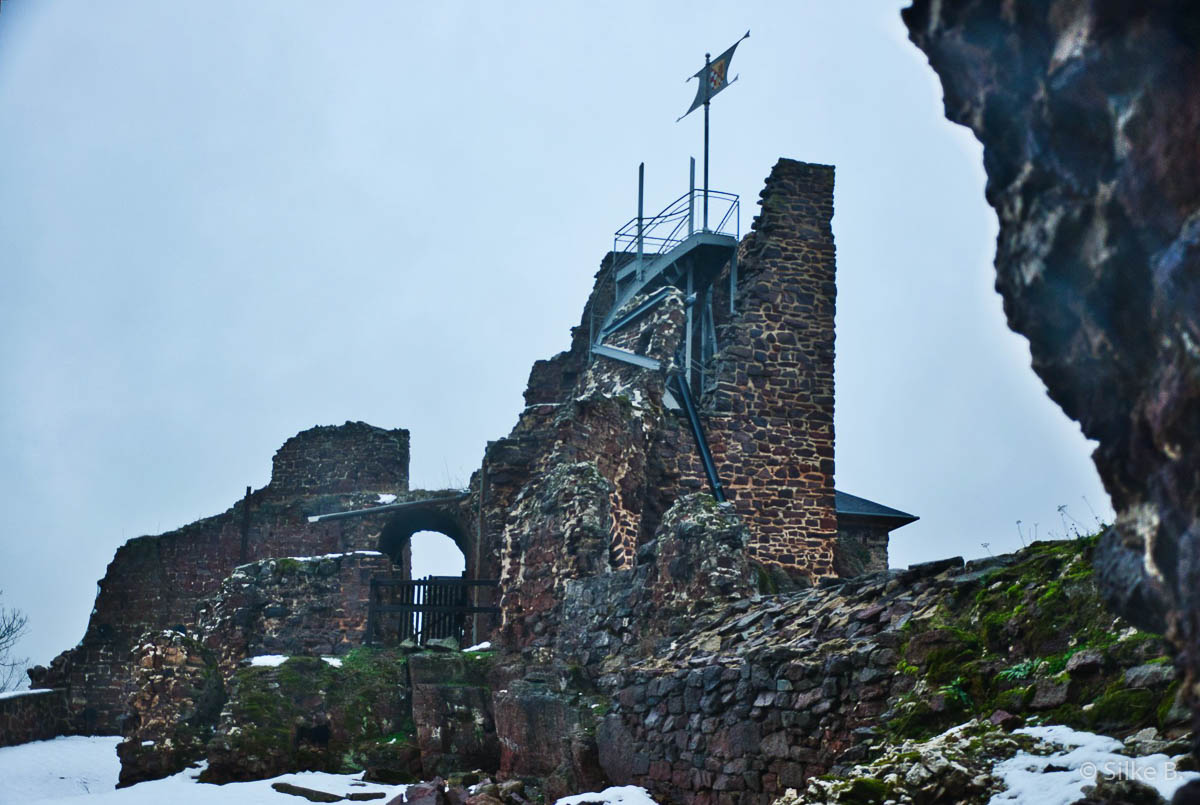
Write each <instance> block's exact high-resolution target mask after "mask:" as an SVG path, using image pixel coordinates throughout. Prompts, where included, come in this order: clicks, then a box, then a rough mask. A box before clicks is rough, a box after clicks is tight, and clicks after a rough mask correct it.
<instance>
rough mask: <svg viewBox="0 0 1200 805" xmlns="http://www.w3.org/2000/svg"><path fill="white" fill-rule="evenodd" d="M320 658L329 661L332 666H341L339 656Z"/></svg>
mask: <svg viewBox="0 0 1200 805" xmlns="http://www.w3.org/2000/svg"><path fill="white" fill-rule="evenodd" d="M321 659H322V660H324V661H325V662H327V663H329V664H330V665H332V666H333V667H334V668H341V667H342V658H341V657H322V658H321Z"/></svg>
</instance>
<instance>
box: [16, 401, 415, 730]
mask: <svg viewBox="0 0 1200 805" xmlns="http://www.w3.org/2000/svg"><path fill="white" fill-rule="evenodd" d="M407 439H408V434H407V431H403V430H399V431H387V430H383V429H380V428H373V427H371V426H369V425H365V424H363V423H347V424H346V425H344V426H340V427H328V428H313V429H310V430H308V431H305V432H303V433H301V434H299V435H297V436H295V437H293V438H292V439H289V440H288V442H287V443H285V445H284V446H283V448H281V449H280V451H279V453H277V454H276V457H275V469H274V474H273V477H272V481H271V483H270V484H268V485H267V486H266V487H263V488H262V489H259V490H258V491H256V492H254V493H252V494H251V495H250V496H249V498H247V499H243V500H241V501H239V502H238V503H236V504H235V505H234V506H233V507H231V508H230V509H229V510H227V511H225V512H224V513H222V514H219V515H217V516H215V517H208V518H205V519H203V520H199V521H197V522H195V523H192V524H190V525H187V526H184V527H183V528H180V529H177V530H175V531H171V532H168V533H166V534H161V535H158V536H147V537H137V538H135V539H132V540H130V541H128V542H127V543H125V544H124V545H122V546H121V547H120V548H119V549H117V553H116V556H115V557H114V558H113V561H112V562H111V563H109V566H108V568H107V570H106V572H105V575H104V578H103V579H101V580H100V582H99V593H98V594H97V596H96V605H95V609H94V611H93V612H92V616H91V618H90V620H89V622H88V628H87V631H86V632H85V634H84V637H83V640H82V641H81V642H80V644H79V645H78V646H76V647H75V648H73V649H70V650H68V651H66V652H63V653H62V654H60V655H59V656H58V657H56V658H55V659H54V660H53V661H52V662H51V664H50V667H49V668H44V667H38V668H34V669H31V671H30V677H31V678H32V679H33V680H34V682H35V684H37V685H38V686H39V687H61V688H66V689H67V690H68V691H69V701H70V705H71V717H72V724H73V727H72V728H73V729H74V730H75V731H78V732H82V733H85V734H86V733H96V734H115V733H117V732H119V731H120V730H119V720H120V718H121V716H122V714H123V713H124V711H125V704H126V700H127V699H128V696H129V694H130V692H131V690H132V689H131V684H132V682H131V673H130V671H131V666H130V663H131V654H130V652H131V651H132V650H133V648H134V647H135V645H136V644H137V641H138V640H139V639H140V638H141V636H142V635H143V634H145V633H146V632H148V631H158V630H161V629H171V628H177V627H183V628H185V629H186V628H191V627H192V626H193V625H194V623H195V607H196V604H197V602H198V601H199V600H200V599H201V598H203V597H204V596H207V595H210V594H212V593H214V592H216V590H217V589H218V587H219V586H220V584H221V581H222V580H223V579H225V578H226V577H227V576H229V575H230V573H232V572H233V570H234V568H235V567H237V566H238V565H240V564H243V563H245V562H251V561H255V560H258V559H264V558H270V557H280V556H314V555H316V556H319V555H323V554H329V553H339V552H345V551H355V550H373V549H375V548H377V547H378V542H379V531H380V528H381V526H382V522H381V518H359V519H346V520H334V521H330V522H324V523H309V522H308V516H309V515H312V514H318V513H326V512H331V511H340V510H346V509H357V508H364V507H366V506H369V505H372V504H375V503H377V502H378V494H379V493H392V494H404V493H406V492H407V489H408V468H407V459H408V446H407V444H408V442H407ZM339 450H344V451H345V454H344V456H342V457H339V455H338V454H337V451H339ZM354 461H361V462H362V464H363V468H364V469H363V470H362V471H361V472H358V471H352V470H350V469H348V467H349V466H350V464H351V463H352V462H354ZM325 470H327V471H329V472H330V473H331V476H330V478H329V488H328V489H326V488H322V487H321V486H320V484H319V481H320V476H319V472H321V471H325ZM393 472H394V473H395V476H394V477H390V480H389V473H393ZM355 479H356V480H357V482H361V483H363V484H366V485H367V486H366V487H365V490H350V489H349V488H348V485H349V484H351V483H352V481H354V480H355ZM277 482H278V483H277ZM243 530H244V533H245V546H246V550H245V553H244V554H243V551H242V545H243Z"/></svg>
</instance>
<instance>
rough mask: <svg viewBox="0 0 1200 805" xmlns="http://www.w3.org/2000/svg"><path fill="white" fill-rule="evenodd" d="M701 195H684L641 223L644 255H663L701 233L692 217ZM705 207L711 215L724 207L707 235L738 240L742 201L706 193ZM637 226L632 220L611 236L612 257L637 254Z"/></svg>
mask: <svg viewBox="0 0 1200 805" xmlns="http://www.w3.org/2000/svg"><path fill="white" fill-rule="evenodd" d="M702 192H703V191H695V190H693V191H689V192H687V193H684V194H683V195H682V196H680V197H679V198H677V199H675V200H674V201H672V202H671V203H670V204H668V205H667V206H666V207H664V208H663V210H662V212H660V213H658V214H657V215H654V216H651V217H649V218H642V219H641V220H640V222H641V245H642V253H643V254H649V255H654V254H662V253H663V252H666V251H669V250H670V249H671V248H672V247H674V246H676V245H678V244H680V243H682V242H683V241H684V240H686V238H687V235H688V234H690V233H691V232H692V231H697V232H698V231H701V230H700V229H698V228H696V227H695V225H694V220H693V217H692V216H693V215H694V200H695V197H696V196H697V195H700V194H701V193H702ZM708 203H709V209H710V211H712V212H720V207H721V205H722V204H724V206H725V210H724V213H723V214H722V215H721V216H720V219H719V223H718V224H717V225H716V226H715V227H713V228H711V229H709V230H707V231H708V232H710V233H713V234H721V235H732V236H733V237H734V238H737V239H739V240H740V239H741V214H740V213H741V201H740V199H739V197H738V195H737V194H736V193H727V192H725V191H723V190H709V191H708ZM714 207H715V209H714ZM638 223H639V219H638V218H631V219H629V221H627V222H626V223H625V224H624V225H622V226H621V227H620V228H619V229H618V230H617V231H616V232H615V233H614V234H613V253H614V254H619V253H621V252H626V251H628V252H637V250H638ZM731 224H732V225H731ZM656 231H657V234H656Z"/></svg>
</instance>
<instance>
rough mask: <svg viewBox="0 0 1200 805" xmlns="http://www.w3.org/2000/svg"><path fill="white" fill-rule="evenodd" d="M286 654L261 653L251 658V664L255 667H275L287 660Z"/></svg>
mask: <svg viewBox="0 0 1200 805" xmlns="http://www.w3.org/2000/svg"><path fill="white" fill-rule="evenodd" d="M287 659H288V658H287V655H286V654H260V655H259V656H257V657H251V658H250V664H251V665H253V666H254V667H255V668H275V667H276V666H280V665H283V664H284V663H285V662H287Z"/></svg>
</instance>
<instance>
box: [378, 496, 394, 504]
mask: <svg viewBox="0 0 1200 805" xmlns="http://www.w3.org/2000/svg"><path fill="white" fill-rule="evenodd" d="M379 502H380V503H395V502H396V496H395V495H380V496H379Z"/></svg>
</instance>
